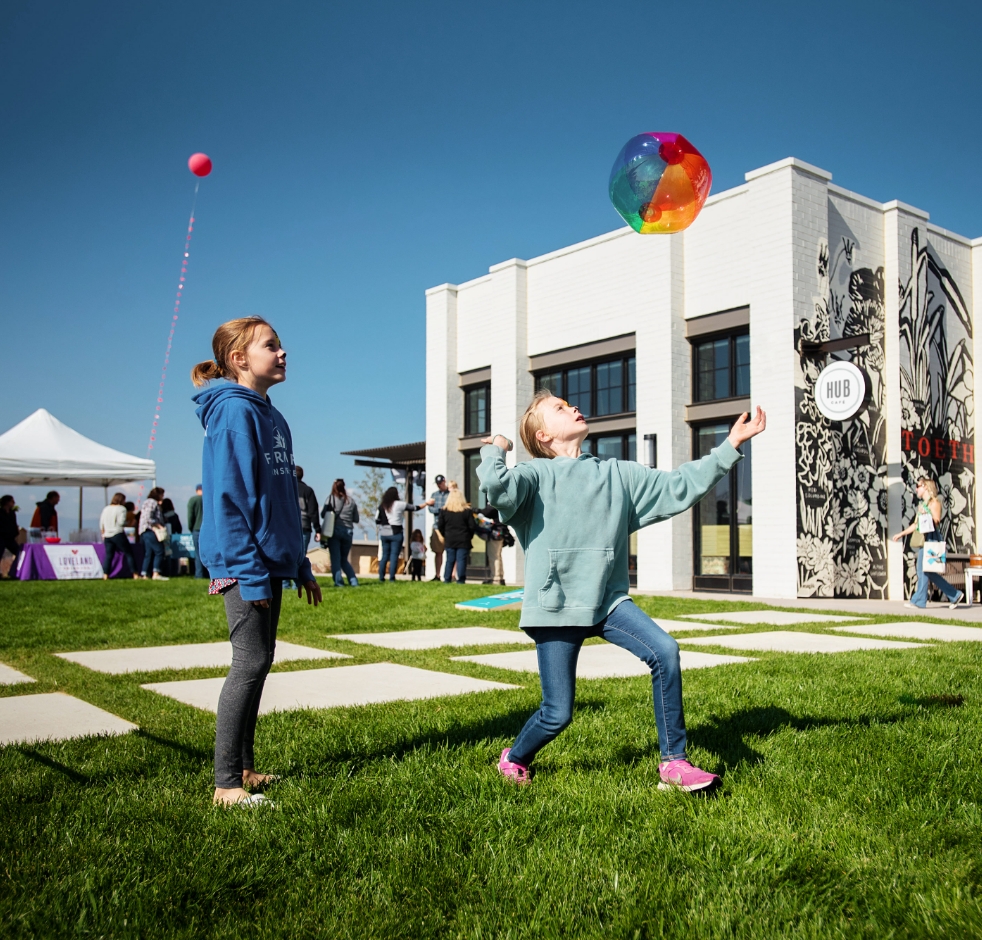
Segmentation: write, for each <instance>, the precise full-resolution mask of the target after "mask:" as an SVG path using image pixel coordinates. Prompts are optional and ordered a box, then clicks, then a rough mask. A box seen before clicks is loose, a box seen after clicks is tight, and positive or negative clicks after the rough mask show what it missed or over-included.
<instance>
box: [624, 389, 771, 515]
mask: <svg viewBox="0 0 982 940" xmlns="http://www.w3.org/2000/svg"><path fill="white" fill-rule="evenodd" d="M766 426H767V416H766V415H765V414H764V412H763V411H762V410H761V409H760V408H759V407H758V408H757V413H756V415H755V416H754V418H753V419H750V416H749V414H748V413H747V412H744V413H743V414H742V415H740V417H739V418H737V421H736V423H735V424H734V425H733V429H732V430H731V431H730V434H729V437H727V439H726V440H725V441H723V443H722V444H720V445H719V447H714V448H713V450H712V452H711V453H709V454H708V455H707V456H705V457H703V458H701V459H700V460H693V461H691V462H689V463H684V464H682V466H681V467H678V468H677V469H675V470H670V471H665V470H652V469H649V468H646V467H642V466H641V465H640V464H637V463H627V462H625V463H624V464H623V465H622V466H624V467H625V468H626V469H627V474H626V476H627V478H628V479H629V480H630V486H631V499H632V502H633V504H634V512H635V515H636V517H637V518H636V520H634V521H633V523H632V526H631V528H632V529H634V528H638V529H640V528H642V527H644V526H646V525H651V524H652V523H653V522H660V521H661V520H662V519H668V518H670V517H671V516H675V515H677V514H678V513H680V512H684V511H685V510H686V509H689V508H690V507H692V506H694V505H695V504H696V503H697V502H699V500H700V499H702V498H703V496H705V495H706V494H707V493H708V492H710V491H711V490H712V488H713V487H714V486H715V485H716V484H717V483H718V482H719V481H720V480H722V479H723V477H725V476H726V474H727V473H728V472H729V471H730V468H731V467H733V465H734V464H736V463H737V462H738V461H740V460H742V459H743V455H742V454H741V453H740V452H739V451H738V450H737V447H739V446H740V444H742V443H744V442H745V441H748V440H750V438H752V437H755V436H756V435H758V434H760V433H761V431H763V430H764V428H765V427H766Z"/></svg>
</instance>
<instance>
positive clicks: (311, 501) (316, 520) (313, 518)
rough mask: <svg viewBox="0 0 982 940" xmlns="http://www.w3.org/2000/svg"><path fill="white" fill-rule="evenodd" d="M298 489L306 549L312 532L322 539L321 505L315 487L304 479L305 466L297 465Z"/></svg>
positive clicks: (301, 526) (316, 537)
mask: <svg viewBox="0 0 982 940" xmlns="http://www.w3.org/2000/svg"><path fill="white" fill-rule="evenodd" d="M297 489H298V490H299V491H300V528H301V529H302V530H303V547H304V551H306V550H307V546H308V545H309V544H310V533H311V532H313V533H314V538H315V539H316V540H317V541H318V542H319V541H320V540H321V523H320V506H319V505H318V502H317V497H316V496H315V495H314V488H313V487H312V486H307V484H306V483H304V481H303V467H300V466H298V467H297Z"/></svg>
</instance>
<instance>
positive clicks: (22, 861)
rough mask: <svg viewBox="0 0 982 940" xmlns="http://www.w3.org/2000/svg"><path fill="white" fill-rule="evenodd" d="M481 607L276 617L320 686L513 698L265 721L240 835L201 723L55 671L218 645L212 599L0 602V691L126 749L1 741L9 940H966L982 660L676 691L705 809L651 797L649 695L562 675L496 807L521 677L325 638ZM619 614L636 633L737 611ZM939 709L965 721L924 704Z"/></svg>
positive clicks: (69, 588)
mask: <svg viewBox="0 0 982 940" xmlns="http://www.w3.org/2000/svg"><path fill="white" fill-rule="evenodd" d="M493 590H494V589H492V588H482V587H480V586H466V587H457V586H453V585H442V584H429V583H424V584H411V583H397V584H386V585H384V586H380V585H379V584H378V583H377V582H369V583H366V584H365V585H364V586H363V587H362V588H360V589H358V590H344V591H330V592H327V597H326V601H325V604H324V605H323V606H322V607H321V608H319V609H317V610H313V609H312V608H308V607H307V606H306V604H302V603H300V602H299V601H297V600H296V598H289V599H288V600H287V602H286V603H285V605H284V614H283V618H282V620H281V624H280V637H281V638H282V639H284V640H290V641H293V642H297V643H303V644H306V645H309V646H317V647H322V648H325V649H334V650H338V651H341V652H346V653H351V654H353V655H354V657H355V658H354V659H353V660H342V661H340V662H337V663H335V662H328V663H326V664H325V663H317V665H318V666H321V665H323V667H324V668H327V669H335V668H339V667H340V668H343V666H344V665H346V664H353V663H359V662H372V661H380V660H388V661H392V662H397V663H405V664H407V665H414V666H420V667H424V668H431V669H437V670H443V671H450V672H458V673H461V674H467V675H472V676H477V677H480V678H487V679H496V680H499V681H505V682H510V683H514V684H516V685H521V686H522V688H521V689H517V690H514V691H500V692H489V693H482V694H478V695H471V696H461V697H457V698H449V699H443V700H431V701H425V702H418V703H395V704H390V705H384V706H371V707H364V708H356V709H347V710H343V709H335V710H329V711H319V712H299V713H298V712H294V713H287V714H275V715H270V716H266V717H264V718H261V719H260V723H259V732H258V741H257V752H258V756H259V760H260V769H264V770H270V771H276V772H278V773H281V774H283V776H284V780H283V782H282V783H280V784H278V785H277V786H276V787H275V788H274V789H273V790H272V791H271V792H270V796H271V797H272V798H273V799H275V800H276V802H277V803H278V805H279V808H278V809H276V810H272V811H264V812H249V811H241V810H214V809H213V808H212V807H211V779H212V778H211V773H212V771H211V749H212V744H213V735H214V716H212V715H209V714H207V713H205V712H201V711H197V710H195V709H193V708H190V707H187V706H185V705H181V704H179V703H177V702H175V701H173V700H171V699H168V698H165V697H162V696H160V695H156V694H154V693H152V692H148V691H144V690H142V689H141V688H140V684H141V683H145V682H150V681H160V680H165V679H168V678H174V677H175V674H174V673H165V672H159V673H144V674H139V675H130V676H121V677H113V676H105V675H101V674H98V673H94V672H91V671H90V670H88V669H85V668H83V667H81V666H77V665H74V664H72V663H68V662H65V661H63V660H60V659H58V658H56V657H54V656H52V655H51V654H52V653H53V652H57V651H64V650H72V649H97V648H100V647H105V648H109V647H116V646H142V645H147V646H149V645H161V644H165V643H189V642H206V641H213V640H219V639H224V638H225V637H226V635H227V634H226V628H225V620H224V615H223V609H222V604H221V601H220V600H219V599H217V598H208V597H207V596H205V595H204V591H203V588H202V587H201V584H200V582H199V583H198V584H197V585H196V584H194V583H192V582H189V581H171V582H170V583H168V584H154V583H146V582H110V583H109V584H103V583H102V582H77V583H51V584H46V583H39V582H34V583H27V584H17V583H14V584H8V583H3V584H0V647H2V648H0V660H2V661H3V662H5V663H7V664H8V665H11V666H13V667H15V668H17V669H20V670H22V671H24V672H26V673H28V674H29V675H31V676H33V677H35V678H36V679H37V680H38V682H37V684H36V685H32V686H15V687H0V696H7V695H25V694H31V693H35V692H48V691H54V690H61V691H65V692H68V693H71V694H73V695H76V696H78V697H80V698H83V699H85V700H86V701H89V702H92V703H93V704H95V705H98V706H100V707H102V708H105V709H107V710H109V711H111V712H113V713H114V714H117V715H120V716H121V717H123V718H126V719H128V720H130V721H133V722H135V723H137V724H138V725H139V726H140V730H139V731H138V732H135V733H133V734H130V735H126V736H123V737H117V738H98V739H93V738H90V739H86V740H83V741H78V742H73V743H67V744H44V745H39V746H31V747H18V746H12V747H7V748H0V822H2V824H0V846H2V848H0V879H2V880H0V928H2V932H3V936H4V938H12V937H47V936H51V937H66V936H76V935H77V936H92V937H97V936H101V937H127V936H134V937H135V936H153V937H187V938H200V937H220V938H235V937H240V938H251V937H274V936H275V937H291V938H302V937H310V936H324V937H385V938H390V937H406V938H420V937H486V938H490V937H495V938H497V937H512V938H520V937H617V938H619V937H624V938H646V937H652V938H654V937H659V938H661V937H686V938H688V937H692V938H697V937H705V938H714V940H715V938H720V937H760V938H773V937H839V936H842V937H871V938H874V937H875V938H881V937H938V938H953V937H972V936H982V901H980V888H982V781H980V775H979V758H980V755H982V713H980V709H979V701H980V698H982V696H980V691H982V679H980V666H982V644H969V643H950V644H938V645H936V646H931V647H925V648H923V649H915V650H900V651H868V652H860V653H848V654H845V653H842V654H836V655H833V656H826V655H818V656H807V655H782V654H768V653H762V654H757V655H758V656H759V659H758V661H757V662H753V663H747V664H742V665H736V666H725V667H717V668H713V669H706V670H697V671H693V672H687V673H685V704H686V716H687V722H688V727H689V738H690V744H691V754H692V758H693V760H694V761H696V762H698V763H700V764H702V765H703V766H705V767H706V768H708V769H711V770H715V771H717V772H719V773H721V774H722V775H723V780H724V785H723V788H722V790H721V792H720V794H719V796H718V797H717V798H715V799H700V798H693V797H690V796H686V795H684V794H681V793H675V792H671V793H666V792H662V791H659V790H658V789H657V788H656V784H657V782H658V772H657V763H658V750H657V738H656V735H655V732H654V723H653V720H652V717H651V691H650V683H649V682H648V681H647V680H646V679H642V678H638V679H629V680H628V679H620V680H605V681H585V682H581V683H580V686H579V698H578V711H577V714H576V719H575V721H574V723H573V725H572V727H570V728H569V729H568V730H567V731H566V732H565V733H564V734H563V736H562V737H561V738H560V739H559V740H557V741H556V742H555V743H554V744H553V745H551V746H550V747H549V748H548V749H547V750H546V751H545V752H543V754H542V755H541V758H540V760H539V761H538V762H537V769H538V774H537V777H536V779H535V781H534V783H533V784H532V785H531V786H530V787H527V788H523V789H519V788H515V787H513V786H510V785H508V784H507V783H505V782H504V781H502V780H501V779H500V778H499V777H498V775H497V772H496V771H495V768H494V764H495V762H496V760H497V757H498V754H499V752H500V751H501V749H502V748H503V747H505V746H507V745H508V744H509V743H510V742H511V740H512V738H513V736H514V735H515V733H516V732H517V731H518V729H519V728H520V726H521V724H522V722H523V721H524V720H525V718H526V717H527V716H528V715H529V714H530V713H531V712H532V711H533V710H534V709H535V707H536V706H537V704H538V682H537V677H535V676H532V675H525V674H521V673H510V672H503V671H500V670H495V669H489V668H485V667H480V666H476V665H473V664H468V663H452V662H450V661H449V657H450V655H457V654H459V653H460V652H462V651H460V650H454V651H453V653H451V652H449V651H447V650H443V651H439V650H436V651H427V652H405V653H404V652H397V651H391V650H379V649H373V648H372V647H366V646H360V645H357V644H350V643H344V642H341V641H333V640H329V639H328V638H327V634H329V633H351V632H357V631H364V632H368V631H373V630H380V629H393V630H395V629H410V628H420V627H437V626H454V625H457V626H467V625H478V624H480V625H487V626H495V625H498V626H504V627H507V628H510V629H517V624H518V613H517V612H502V613H494V614H480V615H475V614H468V613H463V612H461V611H457V610H455V609H454V607H453V601H454V600H459V599H461V598H462V597H468V598H469V597H474V596H477V595H479V594H481V593H489V592H492V591H493ZM639 603H640V605H641V606H642V607H643V608H644V609H645V610H646V611H647V612H648V613H650V614H652V615H653V616H655V617H656V618H657V616H659V615H661V616H665V617H673V618H674V617H677V616H678V615H679V614H681V613H694V612H699V611H706V610H708V609H719V610H724V609H737V608H748V607H752V606H753V605H752V604H732V603H726V602H720V603H713V604H707V603H705V602H701V601H700V602H695V601H679V600H662V599H649V598H642V599H640V600H639ZM874 619H880V620H887V619H895V618H886V617H880V618H874ZM918 619H924V618H918ZM731 629H732V628H731ZM807 629H815V630H821V629H822V628H821V627H814V628H811V627H809V628H807ZM700 635H701V634H700ZM514 648H515V647H510V649H514ZM500 649H501V650H505V649H509V647H501V648H500ZM710 649H712V648H710ZM494 651H496V650H495V648H494V647H491V648H488V647H482V648H480V650H477V649H472V650H469V651H465V652H494ZM310 666H311V664H310V663H288V664H284V665H282V666H274V669H282V670H290V669H303V668H309V667H310ZM221 674H222V670H206V669H199V670H189V671H187V672H183V673H180V674H179V675H180V677H181V678H194V677H204V676H214V675H221ZM951 695H961V696H963V697H964V704H963V705H961V706H960V707H948V706H947V705H946V704H945V702H944V701H943V700H941V699H938V698H933V697H941V696H951Z"/></svg>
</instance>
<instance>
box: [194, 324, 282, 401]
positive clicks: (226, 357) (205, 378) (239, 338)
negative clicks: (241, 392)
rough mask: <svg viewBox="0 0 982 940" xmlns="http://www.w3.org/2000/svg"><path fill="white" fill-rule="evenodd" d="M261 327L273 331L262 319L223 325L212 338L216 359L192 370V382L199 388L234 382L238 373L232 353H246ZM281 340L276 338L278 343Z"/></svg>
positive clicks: (274, 332)
mask: <svg viewBox="0 0 982 940" xmlns="http://www.w3.org/2000/svg"><path fill="white" fill-rule="evenodd" d="M261 326H268V327H269V328H270V329H271V330H273V327H272V326H271V325H270V324H269V323H268V322H267V321H266V320H264V319H263V318H262V317H239V318H238V319H237V320H229V321H228V322H227V323H223V324H222V325H221V326H220V327H219V328H218V329H217V330H215V335H214V336H213V337H212V338H211V351H212V352H213V353H214V354H215V358H214V359H206V360H205V361H204V362H199V363H198V364H197V365H196V366H195V367H194V368H193V369H192V370H191V381H192V382H194V384H195V385H199V386H200V385H204V384H205V382H210V381H212V380H213V379H229V380H230V381H234V380H235V378H236V376H237V373H236V371H235V367H234V366H233V365H232V353H236V352H245V350H246V349H247V348H248V347H249V344H250V343H251V342H252V340H253V337H254V336H255V335H256V330H257V329H258V328H259V327H261ZM273 335H274V336H276V330H273ZM279 339H280V338H279V336H276V341H277V342H279Z"/></svg>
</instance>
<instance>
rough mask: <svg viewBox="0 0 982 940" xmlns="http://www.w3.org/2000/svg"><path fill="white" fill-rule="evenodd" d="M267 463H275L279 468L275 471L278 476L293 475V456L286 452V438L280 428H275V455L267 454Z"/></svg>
mask: <svg viewBox="0 0 982 940" xmlns="http://www.w3.org/2000/svg"><path fill="white" fill-rule="evenodd" d="M265 456H266V463H275V464H276V465H277V466H276V467H275V469H274V470H273V473H274V474H276V475H279V474H284V473H293V471H292V470H291V469H290V465H291V464H292V463H293V454H288V453H287V452H286V438H285V437H284V436H283V433H282V432H281V431H280V429H279V428H278V427H275V426H274V427H273V454H272V459H270V455H269V454H266V455H265Z"/></svg>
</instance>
